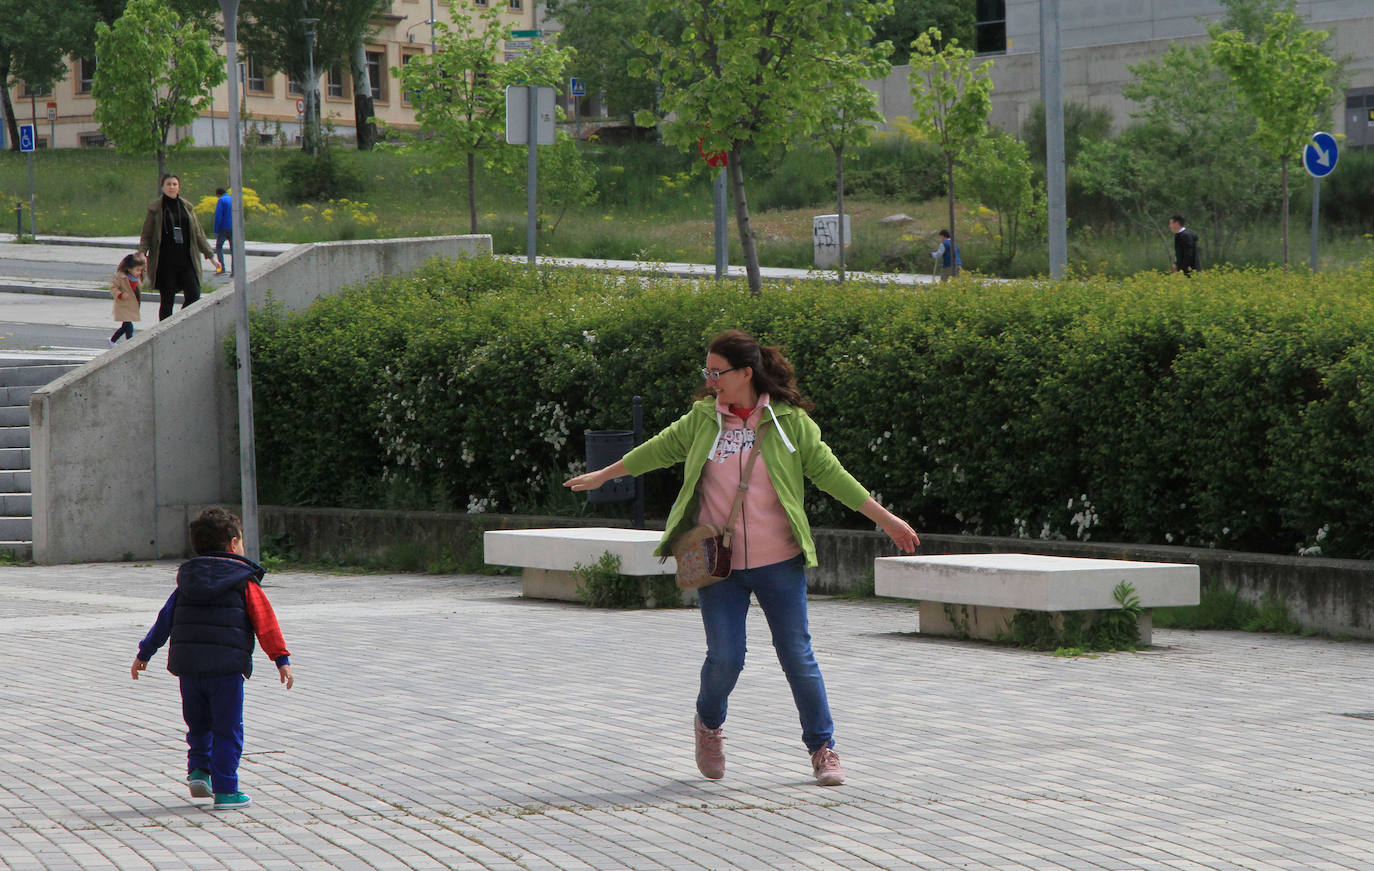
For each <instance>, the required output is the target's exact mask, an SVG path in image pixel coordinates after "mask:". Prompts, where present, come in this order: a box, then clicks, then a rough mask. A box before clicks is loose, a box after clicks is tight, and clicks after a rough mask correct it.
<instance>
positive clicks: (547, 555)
mask: <svg viewBox="0 0 1374 871" xmlns="http://www.w3.org/2000/svg"><path fill="white" fill-rule="evenodd" d="M662 537H663V533H662V532H659V531H657V530H653V529H618V528H614V527H605V526H569V527H561V528H554V529H493V530H488V531H487V532H485V533H483V534H482V547H483V553H484V556H483V559H485V560H486V561H487V562H488V563H489V564H491V565H494V566H519V567H520V568H527V569H545V570H551V571H567V572H570V571H572V570H573V569H574V568H576V566H577V564H578V563H581V564H582V565H584V566H590V565H595V564H596V562H597V561H598V560H600V559H601V555H602V554H604V553H611V554H614V555H615V556H618V557H620V573H621V574H622V575H636V576H648V575H671V574H676V573H677V562H676V561H674V560H673V558H672V557H668V561H667V562H664V563H661V562H659V561H658V557H656V556H654V548H656V547H658V540H659V539H660V538H662Z"/></svg>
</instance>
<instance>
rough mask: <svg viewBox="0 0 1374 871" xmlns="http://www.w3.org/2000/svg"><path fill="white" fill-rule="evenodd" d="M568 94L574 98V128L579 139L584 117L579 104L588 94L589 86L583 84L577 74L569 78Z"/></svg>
mask: <svg viewBox="0 0 1374 871" xmlns="http://www.w3.org/2000/svg"><path fill="white" fill-rule="evenodd" d="M568 96H569V97H571V98H572V107H573V125H574V129H575V130H576V131H577V132H576V134H575V135H576V136H577V138H578V139H581V138H582V118H581V117H580V115H579V113H578V109H579V108H580V107H579V106H578V103H580V102H581V99H580V98H582V97H585V96H587V86H586V85H584V84H582V80H581V79H579V78H577V77H576V76H574V77H573V78H571V79H568Z"/></svg>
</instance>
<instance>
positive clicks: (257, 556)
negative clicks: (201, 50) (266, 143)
mask: <svg viewBox="0 0 1374 871" xmlns="http://www.w3.org/2000/svg"><path fill="white" fill-rule="evenodd" d="M219 8H220V11H221V12H222V13H223V14H224V57H225V63H227V64H228V68H229V130H230V131H231V133H230V135H229V193H230V198H231V200H232V204H233V215H234V226H233V228H232V229H231V230H230V231H229V232H230V239H231V244H232V245H233V250H232V251H231V252H230V256H232V257H233V260H234V270H233V271H234V303H235V310H236V312H237V315H238V322H237V324H236V325H235V340H236V342H235V347H236V352H235V356H236V357H237V359H238V394H239V489H240V490H241V491H242V492H241V499H240V501H241V502H242V506H243V507H242V511H243V518H242V519H243V549H244V553H245V554H247V556H248V558H249V559H251V560H253V561H255V562H256V561H259V560H261V559H262V546H261V538H260V536H259V535H258V455H257V449H256V448H255V446H254V444H253V367H252V354H251V353H250V351H249V347H248V288H247V283H246V280H245V275H244V273H245V272H246V271H247V258H246V257H245V255H244V252H243V152H242V143H241V142H240V141H239V94H238V90H239V79H238V15H239V0H219Z"/></svg>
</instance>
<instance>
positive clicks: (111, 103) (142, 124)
mask: <svg viewBox="0 0 1374 871" xmlns="http://www.w3.org/2000/svg"><path fill="white" fill-rule="evenodd" d="M96 52H97V54H98V56H99V57H100V62H99V64H97V66H96V69H95V80H94V81H93V82H92V85H91V96H92V97H94V98H95V120H96V121H98V122H100V129H101V132H103V133H104V134H105V135H106V136H107V137H108V138H109V139H110V141H112V142H113V143H114V144H115V148H116V149H118V150H119V151H121V152H124V153H127V154H156V155H157V171H158V175H159V176H161V175H162V174H163V173H165V172H166V171H167V155H168V154H169V153H174V152H177V151H181V150H184V149H186V148H189V147H190V146H191V145H192V144H193V140H192V139H191V137H189V136H187V137H185V138H184V139H181V140H179V141H178V142H177V143H175V144H174V145H171V146H168V144H167V138H168V136H169V135H170V134H171V132H172V128H174V127H184V126H186V125H188V124H190V123H191V122H192V121H193V120H195V118H196V117H197V116H198V115H199V114H200V111H201V109H203V108H204V107H206V106H207V105H208V104H209V102H210V95H211V92H212V90H213V89H214V87H215V86H216V85H218V84H220V83H221V82H223V81H224V80H225V78H226V75H225V69H224V59H223V58H221V57H220V56H219V55H218V54H216V53H215V50H214V49H213V48H211V47H210V34H209V33H207V32H206V31H205V30H203V29H201V28H200V27H198V26H196V25H195V24H188V23H184V22H183V21H182V20H181V17H180V16H179V15H177V13H176V12H174V11H173V10H172V9H171V8H170V7H168V6H167V5H166V4H165V3H162V2H160V0H132V2H130V3H129V5H128V6H127V7H126V8H125V10H124V14H123V15H121V16H120V17H119V20H118V21H116V22H115V23H114V26H113V27H111V26H109V25H107V24H105V23H104V22H101V23H100V24H98V25H97V26H96Z"/></svg>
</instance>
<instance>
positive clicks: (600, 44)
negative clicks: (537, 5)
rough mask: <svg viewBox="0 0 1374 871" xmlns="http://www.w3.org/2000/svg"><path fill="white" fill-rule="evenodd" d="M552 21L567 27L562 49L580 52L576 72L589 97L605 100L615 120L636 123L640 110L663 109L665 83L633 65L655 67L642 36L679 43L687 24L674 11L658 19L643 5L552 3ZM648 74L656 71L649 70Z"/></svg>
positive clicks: (633, 0)
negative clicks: (632, 119)
mask: <svg viewBox="0 0 1374 871" xmlns="http://www.w3.org/2000/svg"><path fill="white" fill-rule="evenodd" d="M547 5H548V11H549V15H550V16H552V17H553V18H554V19H555V20H557V21H558V23H559V24H561V25H563V33H562V34H561V35H560V36H559V37H558V39H559V44H561V45H564V46H567V47H568V48H571V49H573V51H574V52H576V57H577V63H576V64H575V65H574V66H573V68H572V70H571V72H572V74H573V75H576V76H580V77H581V78H582V80H583V82H584V83H585V84H586V86H587V93H589V94H602V95H603V97H604V99H605V101H606V105H607V107H608V108H609V109H610V112H611V114H613V115H618V116H622V117H626V118H628V117H631V116H633V115H634V113H635V112H636V111H637V110H639V109H649V110H650V111H657V109H658V91H659V89H660V86H661V83H660V82H657V81H653V80H650V79H648V78H645V77H643V76H637V75H634V74H633V73H631V71H630V67H631V64H632V63H634V62H636V61H638V62H639V63H643V64H646V65H648V64H651V61H652V59H651V58H650V57H649V56H648V55H646V54H645V52H644V49H643V48H642V47H641V43H640V40H639V38H638V37H639V36H640V35H641V34H645V33H651V34H654V35H655V36H658V37H661V38H663V39H666V40H670V41H671V40H675V39H677V38H678V36H679V35H680V34H681V33H682V27H683V20H682V16H681V14H678V13H676V11H675V10H672V11H669V12H667V13H666V14H658V15H654V14H651V13H650V10H649V7H648V6H647V5H645V4H644V2H643V0H548V4H547ZM646 68H652V67H651V66H647V67H646Z"/></svg>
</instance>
